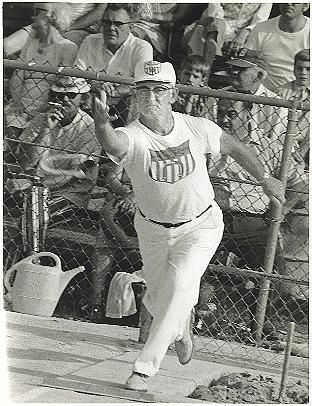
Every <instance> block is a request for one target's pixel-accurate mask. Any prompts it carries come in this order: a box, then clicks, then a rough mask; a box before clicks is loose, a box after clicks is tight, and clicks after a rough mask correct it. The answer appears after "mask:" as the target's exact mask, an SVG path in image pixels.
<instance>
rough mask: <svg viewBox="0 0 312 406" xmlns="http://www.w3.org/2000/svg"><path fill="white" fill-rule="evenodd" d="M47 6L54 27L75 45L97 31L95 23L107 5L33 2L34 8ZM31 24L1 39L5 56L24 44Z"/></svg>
mask: <svg viewBox="0 0 312 406" xmlns="http://www.w3.org/2000/svg"><path fill="white" fill-rule="evenodd" d="M38 7H39V8H40V7H43V8H46V7H48V8H49V9H50V10H51V11H53V13H54V15H55V19H56V28H57V29H58V30H59V31H60V33H61V34H62V36H63V37H64V38H67V39H69V40H70V41H71V42H74V43H75V44H76V45H77V46H79V45H80V44H81V42H82V41H83V39H84V38H85V37H86V36H87V35H89V34H91V33H92V34H93V33H95V32H97V24H98V23H99V21H100V20H101V18H102V15H103V13H104V11H105V9H106V7H107V4H106V3H104V4H102V3H101V4H98V3H59V2H57V3H34V8H38ZM31 30H32V25H31V24H29V25H27V26H25V27H22V28H21V29H19V30H17V31H16V32H14V33H13V34H11V35H9V36H8V37H6V38H4V39H3V50H4V55H5V57H10V56H12V55H13V54H16V53H19V52H20V51H21V49H22V48H23V47H24V45H25V44H26V41H27V39H28V38H29V34H30V32H31Z"/></svg>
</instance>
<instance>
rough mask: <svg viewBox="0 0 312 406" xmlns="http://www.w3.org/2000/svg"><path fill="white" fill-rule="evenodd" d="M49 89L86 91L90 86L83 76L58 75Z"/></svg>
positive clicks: (63, 91)
mask: <svg viewBox="0 0 312 406" xmlns="http://www.w3.org/2000/svg"><path fill="white" fill-rule="evenodd" d="M51 89H52V90H53V91H55V92H61V93H67V92H71V93H87V92H89V90H90V89H91V86H90V85H89V83H87V81H86V80H85V79H84V78H77V77H73V76H59V77H58V78H57V79H56V82H55V83H54V84H53V85H52V87H51Z"/></svg>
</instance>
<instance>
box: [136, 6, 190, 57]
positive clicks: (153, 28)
mask: <svg viewBox="0 0 312 406" xmlns="http://www.w3.org/2000/svg"><path fill="white" fill-rule="evenodd" d="M193 7H194V6H193V5H192V4H179V3H165V4H162V3H147V4H139V5H138V7H137V8H138V12H137V17H138V18H137V19H136V20H135V21H133V23H132V29H131V31H132V33H133V34H134V35H135V36H136V37H139V38H142V39H144V40H146V41H148V42H150V43H151V44H152V46H153V48H154V59H155V60H164V61H165V60H167V58H168V52H169V50H168V47H169V41H170V40H169V38H170V36H172V35H173V32H174V30H175V29H176V28H177V26H178V25H181V24H183V23H184V21H185V19H186V17H187V15H188V14H189V13H190V12H191V10H192V8H193Z"/></svg>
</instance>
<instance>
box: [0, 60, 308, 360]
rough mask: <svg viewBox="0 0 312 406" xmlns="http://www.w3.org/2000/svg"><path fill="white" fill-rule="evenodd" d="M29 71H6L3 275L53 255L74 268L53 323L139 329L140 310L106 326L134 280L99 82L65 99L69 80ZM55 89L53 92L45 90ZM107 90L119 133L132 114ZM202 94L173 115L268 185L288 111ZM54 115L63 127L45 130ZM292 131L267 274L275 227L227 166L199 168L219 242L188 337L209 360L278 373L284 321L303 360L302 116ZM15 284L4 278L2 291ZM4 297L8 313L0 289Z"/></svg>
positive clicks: (193, 94)
mask: <svg viewBox="0 0 312 406" xmlns="http://www.w3.org/2000/svg"><path fill="white" fill-rule="evenodd" d="M7 66H9V64H8V65H7ZM5 67H6V64H5ZM22 67H23V65H21V68H22ZM32 69H33V70H31V68H28V71H27V72H26V71H25V70H23V69H20V70H15V71H14V72H13V74H12V72H10V71H8V73H7V78H5V87H4V128H5V131H4V271H5V273H6V272H8V270H9V269H11V268H12V266H13V265H14V264H16V263H17V262H18V261H20V260H21V259H23V258H25V257H27V256H29V255H31V254H33V253H34V252H52V253H54V254H56V255H58V256H59V257H60V259H61V263H62V269H63V271H67V270H70V269H73V268H76V267H78V266H81V265H82V266H84V271H83V272H82V273H79V274H78V275H77V276H75V277H74V278H73V279H72V280H71V281H70V283H69V284H68V286H67V287H66V289H65V290H64V292H63V294H62V296H61V298H60V300H59V302H58V305H57V307H56V309H55V312H54V316H57V317H63V318H71V319H79V320H83V321H88V322H94V323H110V324H126V325H131V326H139V323H140V321H139V310H138V311H137V313H135V314H134V315H131V316H127V317H123V318H108V317H106V301H107V296H108V291H109V287H110V283H111V281H112V279H113V277H114V275H115V274H116V273H117V272H126V273H133V272H134V271H138V270H140V269H141V268H142V261H141V257H140V251H139V247H138V241H137V237H136V232H135V229H134V226H133V217H134V213H135V210H136V206H135V201H134V199H133V195H132V189H131V183H130V182H129V179H128V177H127V174H126V173H125V172H124V170H123V168H122V167H120V166H117V165H115V164H114V163H113V162H112V161H110V160H109V158H108V157H107V156H106V154H105V151H103V150H101V147H100V145H99V143H98V141H97V139H96V137H95V130H94V122H93V105H92V93H93V88H94V87H98V86H99V84H101V83H102V82H101V80H100V79H99V78H98V79H97V80H95V79H94V77H93V78H92V77H90V75H89V79H90V78H92V89H91V91H89V92H86V93H84V94H83V95H81V94H80V93H76V90H75V88H74V87H75V86H77V89H78V88H79V86H81V83H80V84H79V81H78V82H73V83H72V84H71V91H67V92H65V91H64V87H65V86H67V85H68V81H70V80H72V79H71V77H72V76H71V77H68V76H63V74H61V75H60V74H57V75H55V74H54V73H56V71H55V72H54V73H53V70H52V71H49V70H47V69H46V68H45V67H41V68H40V69H41V70H40V75H39V72H38V71H36V68H35V67H33V68H32ZM44 70H47V72H46V73H44ZM51 72H52V73H51ZM16 75H17V76H19V77H20V79H19V80H20V85H21V86H22V88H23V89H24V88H25V86H26V88H27V89H28V90H27V92H26V93H25V94H27V97H24V93H23V91H22V93H20V94H19V97H18V98H16V97H15V98H14V97H13V96H12V94H13V93H12V83H13V85H14V80H12V78H13V79H14V77H15V76H16ZM39 76H40V77H39ZM74 76H75V77H78V78H82V77H86V72H79V71H77V70H76V71H75V75H74ZM56 82H57V83H58V87H54V88H52V89H54V90H51V83H56ZM62 83H63V85H64V87H63V88H62ZM95 83H97V86H95ZM124 83H125V82H124ZM124 83H123V85H124ZM129 83H130V82H129ZM115 85H116V86H115V92H114V95H113V97H111V98H109V102H110V105H111V107H110V115H111V121H112V124H113V126H115V127H117V126H120V125H124V124H126V123H128V122H130V121H131V120H132V119H134V118H135V115H136V114H135V102H134V99H133V98H132V96H131V93H127V94H126V95H125V94H123V95H119V94H118V78H117V79H115ZM130 88H131V85H129V89H130ZM183 90H184V91H183ZM43 93H44V94H43ZM65 93H66V94H67V96H65ZM208 93H209V92H208ZM210 93H211V94H212V95H207V94H204V93H203V92H200V91H198V89H193V88H191V87H186V86H184V87H183V86H181V88H180V94H179V97H178V100H177V102H176V103H175V105H174V106H173V108H174V110H175V111H180V112H186V113H188V114H192V115H195V116H201V117H206V118H209V119H210V120H213V121H215V122H217V123H218V124H219V125H220V126H221V127H222V128H223V129H224V130H226V131H227V132H229V133H231V134H232V135H233V136H235V137H237V138H238V139H240V140H241V141H243V142H244V143H245V144H247V145H248V146H249V147H250V148H251V149H252V150H253V152H254V153H255V154H256V155H257V156H258V158H259V159H260V160H261V161H262V162H263V164H264V165H265V167H266V170H267V172H268V173H270V174H273V175H274V176H278V175H279V170H280V166H281V162H282V154H283V146H284V140H285V136H286V133H287V125H288V109H286V108H285V107H282V106H281V103H277V104H276V106H274V105H272V100H271V101H270V103H271V104H270V103H269V104H265V103H264V102H262V103H260V102H259V103H256V102H255V101H253V99H252V97H250V98H249V100H247V101H246V96H243V97H241V98H240V96H239V95H237V94H234V93H231V92H223V95H222V97H220V96H219V97H216V96H214V92H213V91H212V92H210ZM15 96H16V94H15ZM41 96H42V97H41ZM263 100H264V99H263ZM55 111H57V114H61V116H59V120H56V121H53V116H51V112H55ZM295 128H296V131H297V133H296V131H295V136H294V145H293V155H292V157H291V162H290V165H289V170H288V172H287V194H286V196H287V203H286V206H287V205H288V206H287V207H288V209H289V211H288V213H287V214H286V216H285V217H284V218H283V220H282V222H281V227H280V230H279V234H278V240H277V247H276V255H275V261H274V267H273V270H272V272H271V273H269V274H268V273H266V272H265V270H264V268H263V266H264V260H265V255H266V252H267V251H266V250H267V246H266V245H267V240H268V235H269V232H270V224H272V222H274V221H275V220H276V219H275V218H274V216H273V215H272V208H271V207H270V205H269V202H268V200H267V198H266V196H265V195H264V194H263V191H262V188H261V186H260V185H258V184H257V182H256V181H255V179H253V178H252V177H250V175H249V174H248V173H247V172H245V171H244V170H243V169H242V168H241V167H240V166H239V165H238V164H236V163H235V162H234V161H233V160H232V159H231V158H229V157H224V156H218V157H207V169H208V171H209V173H210V176H211V179H212V182H213V184H214V187H215V193H216V200H217V202H218V203H219V204H220V206H221V208H222V209H223V211H224V220H225V232H224V236H223V239H222V242H221V244H220V246H219V248H218V250H217V252H216V254H215V256H214V258H213V260H212V261H211V264H210V265H209V266H208V268H207V270H206V272H205V274H204V275H203V277H202V283H201V289H200V297H199V302H198V304H197V306H196V327H195V331H196V333H197V334H198V337H199V341H200V343H201V345H200V347H201V350H202V351H205V352H207V353H208V354H210V355H211V356H213V357H216V358H220V357H222V356H224V357H231V358H232V359H237V360H246V361H251V362H256V363H257V362H258V363H264V364H266V365H267V364H270V365H272V364H278V365H280V364H281V363H282V359H281V356H280V354H279V353H281V352H282V351H283V349H284V348H285V340H286V331H287V326H288V324H289V322H290V321H295V322H296V343H297V347H296V348H297V349H294V354H295V355H297V356H298V360H301V361H302V363H303V362H304V357H305V356H306V355H305V354H306V353H307V351H308V303H309V299H308V204H307V200H308V181H307V175H308V162H307V160H304V159H302V157H298V156H297V155H296V149H297V148H298V145H299V141H297V138H299V137H298V135H299V134H302V133H307V134H308V131H309V130H308V129H309V121H308V114H307V112H305V111H302V110H298V120H297V122H296V127H295ZM264 276H266V277H267V278H268V280H269V281H270V286H269V296H268V303H267V306H266V311H265V323H264V325H263V328H262V336H261V340H257V339H255V336H254V331H255V329H256V324H257V316H256V315H257V312H258V310H259V309H258V304H259V292H260V291H261V284H260V282H261V281H262V280H263V277H264ZM14 277H15V275H14V273H13V274H12V275H11V277H10V283H11V284H13V283H14ZM133 289H134V292H135V299H136V305H137V308H138V309H140V304H141V299H142V296H143V294H144V284H143V283H134V284H133ZM4 293H5V298H6V306H7V308H8V309H10V306H11V302H10V300H9V295H7V293H8V292H7V290H6V289H5V291H4ZM205 340H206V341H205ZM207 340H208V341H207ZM205 343H206V344H205ZM264 349H265V350H264ZM263 351H266V352H265V353H264V352H263Z"/></svg>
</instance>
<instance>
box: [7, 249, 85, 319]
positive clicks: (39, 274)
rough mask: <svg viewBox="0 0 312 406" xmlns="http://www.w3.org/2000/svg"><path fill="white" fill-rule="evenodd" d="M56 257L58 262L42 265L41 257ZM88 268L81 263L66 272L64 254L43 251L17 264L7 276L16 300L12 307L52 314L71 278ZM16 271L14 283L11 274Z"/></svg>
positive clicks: (55, 260) (12, 298)
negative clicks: (11, 282)
mask: <svg viewBox="0 0 312 406" xmlns="http://www.w3.org/2000/svg"><path fill="white" fill-rule="evenodd" d="M42 257H48V258H52V259H53V260H54V262H55V265H54V266H47V265H41V264H40V263H39V260H40V258H42ZM83 270H84V267H83V266H80V267H78V268H75V269H71V270H70V271H67V272H63V271H62V267H61V260H60V258H59V257H58V256H57V255H55V254H53V253H52V252H39V253H36V254H33V255H30V256H29V257H27V258H24V259H22V260H21V261H19V262H18V263H16V264H15V265H13V266H12V267H11V268H10V269H9V270H8V271H7V272H6V274H5V276H4V286H5V287H6V289H7V290H8V292H9V294H10V296H11V300H12V310H13V311H15V312H19V313H26V314H33V315H37V316H47V317H51V316H52V315H53V312H54V310H55V308H56V305H57V303H58V301H59V299H60V297H61V295H62V293H63V291H64V289H65V288H66V286H67V284H68V283H69V281H70V280H71V279H72V278H73V277H74V276H75V275H77V274H78V273H79V272H82V271H83ZM14 271H16V276H15V279H14V282H13V284H12V285H11V284H10V277H11V275H12V273H13V272H14Z"/></svg>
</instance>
